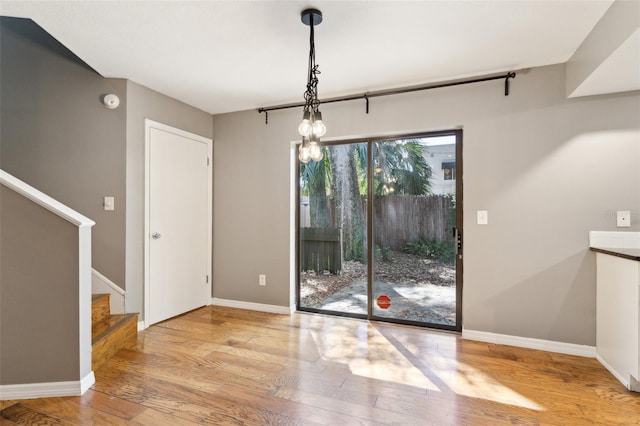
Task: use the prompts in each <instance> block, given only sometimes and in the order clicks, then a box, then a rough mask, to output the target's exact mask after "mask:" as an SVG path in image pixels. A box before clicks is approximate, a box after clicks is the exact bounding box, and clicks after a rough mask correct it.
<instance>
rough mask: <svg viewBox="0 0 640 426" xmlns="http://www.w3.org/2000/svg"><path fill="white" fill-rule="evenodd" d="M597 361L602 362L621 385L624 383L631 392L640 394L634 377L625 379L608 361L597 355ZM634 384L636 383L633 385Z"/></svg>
mask: <svg viewBox="0 0 640 426" xmlns="http://www.w3.org/2000/svg"><path fill="white" fill-rule="evenodd" d="M596 359H597V360H598V361H600V364H602V365H603V366H604V368H606V369H607V370H609V373H611V374H612V375H613V377H615V378H616V379H618V381H619V382H620V383H622V384H623V385H624V387H625V388H627V389H629V390H631V391H635V392H638V391H639V389H638V388H636V386H635V385H636V383H635V379H634V378H633V376H631V375H629V377H623V376H622V375H621V374H620V373H618V372H617V371H616V370H615V369H614V368H613V367H612V366H611V364H609V363H608V362H607V361H605V360H604V358H602V357H601V356H600V355H598V354H596ZM632 382H634V383H632Z"/></svg>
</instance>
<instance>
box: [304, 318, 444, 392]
mask: <svg viewBox="0 0 640 426" xmlns="http://www.w3.org/2000/svg"><path fill="white" fill-rule="evenodd" d="M323 323H324V324H325V325H326V323H327V321H326V319H325V320H324V322H323ZM312 335H313V338H314V340H315V342H316V345H317V347H318V351H319V353H320V356H321V357H322V358H323V359H324V360H326V361H331V362H336V363H340V364H343V365H348V366H349V369H350V371H351V372H352V373H353V374H354V375H357V376H362V377H367V378H370V379H376V380H383V381H387V382H393V383H398V384H403V385H407V386H414V387H418V388H424V389H427V390H432V391H437V390H438V387H437V386H436V385H435V384H434V383H432V382H431V381H430V380H429V379H428V378H427V377H425V376H424V375H423V374H422V373H421V372H420V370H418V369H417V368H416V367H414V366H413V365H412V364H411V363H410V362H409V361H408V360H407V359H406V358H405V357H404V356H402V354H400V353H399V352H398V351H397V350H396V348H394V347H393V345H392V344H390V343H389V341H388V340H387V339H385V337H384V336H382V335H381V334H380V333H379V332H378V331H377V330H375V329H373V328H372V327H369V326H368V324H367V323H365V322H361V321H352V322H351V321H350V322H346V321H343V322H342V323H341V324H334V325H332V326H331V327H330V329H322V330H316V329H314V330H313V331H312Z"/></svg>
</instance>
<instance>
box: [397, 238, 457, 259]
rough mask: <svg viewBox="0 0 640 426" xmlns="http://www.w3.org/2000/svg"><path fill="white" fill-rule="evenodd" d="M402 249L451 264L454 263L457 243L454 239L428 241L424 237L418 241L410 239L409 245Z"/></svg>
mask: <svg viewBox="0 0 640 426" xmlns="http://www.w3.org/2000/svg"><path fill="white" fill-rule="evenodd" d="M402 251H403V252H405V253H409V254H413V255H416V256H421V257H425V258H427V259H433V260H437V261H438V262H442V263H450V264H452V263H453V261H454V259H455V255H456V250H455V245H454V243H453V242H452V241H450V242H447V241H436V240H430V241H426V240H423V239H421V240H419V241H417V242H411V241H409V242H408V243H407V245H405V246H404V247H403V248H402Z"/></svg>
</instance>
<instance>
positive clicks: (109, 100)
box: [102, 93, 120, 109]
mask: <svg viewBox="0 0 640 426" xmlns="http://www.w3.org/2000/svg"><path fill="white" fill-rule="evenodd" d="M102 102H103V103H104V106H106V107H107V108H109V109H116V108H118V105H120V98H118V96H117V95H114V94H113V93H110V94H108V95H105V97H104V99H103V100H102Z"/></svg>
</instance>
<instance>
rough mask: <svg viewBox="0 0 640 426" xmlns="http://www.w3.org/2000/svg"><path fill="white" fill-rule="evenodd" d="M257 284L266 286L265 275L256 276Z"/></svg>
mask: <svg viewBox="0 0 640 426" xmlns="http://www.w3.org/2000/svg"><path fill="white" fill-rule="evenodd" d="M258 284H260V285H267V276H266V275H265V274H260V275H258Z"/></svg>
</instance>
